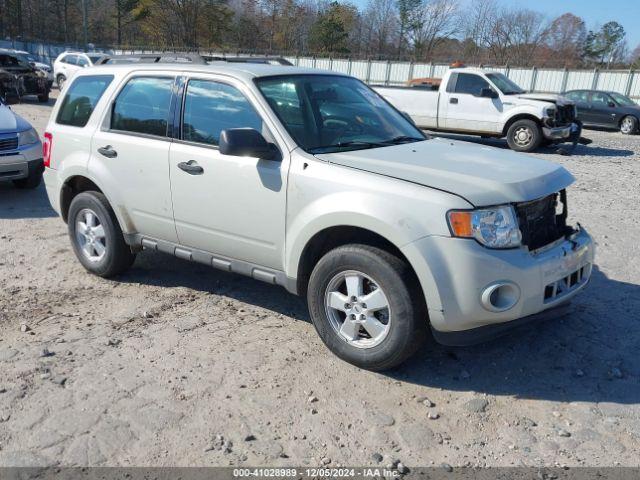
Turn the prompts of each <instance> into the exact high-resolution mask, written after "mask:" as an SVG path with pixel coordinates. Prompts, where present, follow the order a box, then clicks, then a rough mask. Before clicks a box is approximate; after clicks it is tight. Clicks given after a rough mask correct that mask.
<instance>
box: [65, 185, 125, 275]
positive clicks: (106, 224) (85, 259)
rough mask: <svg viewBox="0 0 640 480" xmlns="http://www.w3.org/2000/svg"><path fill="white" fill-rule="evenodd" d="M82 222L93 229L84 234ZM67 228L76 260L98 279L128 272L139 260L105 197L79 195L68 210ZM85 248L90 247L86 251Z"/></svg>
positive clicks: (89, 193) (95, 193)
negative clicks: (126, 241) (126, 240)
mask: <svg viewBox="0 0 640 480" xmlns="http://www.w3.org/2000/svg"><path fill="white" fill-rule="evenodd" d="M89 214H90V215H92V216H93V219H92V218H91V216H90V215H89ZM79 222H82V224H84V225H88V226H90V227H91V228H90V229H89V230H85V231H84V232H82V231H81V230H80V228H81V227H82V225H81V224H80V223H79ZM100 226H102V229H100V228H99V227H100ZM67 228H68V231H69V237H70V239H71V245H72V246H73V251H74V252H75V254H76V257H78V260H80V263H81V264H82V266H83V267H84V268H86V269H87V270H88V271H89V272H91V273H93V274H95V275H98V276H100V277H105V278H106V277H112V276H114V275H118V274H120V273H122V272H124V271H125V270H127V269H128V268H129V267H130V266H131V265H132V264H133V262H134V260H135V258H136V257H135V254H133V253H132V252H131V249H130V248H129V246H128V245H127V244H126V243H125V241H124V236H123V235H122V230H121V229H120V225H119V224H118V220H117V218H116V215H115V213H114V212H113V209H112V208H111V205H109V202H108V201H107V199H106V197H105V196H104V195H103V194H102V193H99V192H82V193H79V194H78V195H76V196H75V197H74V199H73V200H72V201H71V205H70V207H69V216H68V218H67ZM90 240H91V241H90ZM86 244H89V245H87V246H85V247H83V246H84V245H86ZM98 245H101V246H98Z"/></svg>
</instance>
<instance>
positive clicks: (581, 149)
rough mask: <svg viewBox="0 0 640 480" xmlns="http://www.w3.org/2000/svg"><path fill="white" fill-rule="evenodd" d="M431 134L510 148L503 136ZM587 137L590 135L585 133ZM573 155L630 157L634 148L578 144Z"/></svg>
mask: <svg viewBox="0 0 640 480" xmlns="http://www.w3.org/2000/svg"><path fill="white" fill-rule="evenodd" d="M429 134H430V135H433V136H437V137H442V138H448V139H450V140H461V141H463V142H471V143H477V144H479V145H485V146H487V147H496V148H504V149H508V148H509V145H507V141H506V140H504V139H501V138H481V137H472V136H466V135H456V134H443V133H439V132H438V133H433V132H429ZM585 136H586V137H587V138H588V137H589V135H585ZM560 146H563V147H565V148H568V149H570V147H571V145H570V144H568V143H566V144H561V145H558V146H557V147H541V148H538V149H537V150H536V151H535V152H534V153H541V154H544V155H559V154H558V153H557V151H556V150H557V148H558V147H560ZM571 155H579V156H593V157H630V156H633V155H634V151H633V150H627V149H620V148H608V147H599V146H597V145H594V144H591V145H577V146H576V148H575V149H574V150H573V152H572V153H571Z"/></svg>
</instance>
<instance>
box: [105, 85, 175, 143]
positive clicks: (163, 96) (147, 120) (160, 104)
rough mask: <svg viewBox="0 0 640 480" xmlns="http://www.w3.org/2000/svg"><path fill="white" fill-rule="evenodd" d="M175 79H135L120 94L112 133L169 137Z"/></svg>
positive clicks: (115, 107)
mask: <svg viewBox="0 0 640 480" xmlns="http://www.w3.org/2000/svg"><path fill="white" fill-rule="evenodd" d="M173 84H174V78H173V77H134V78H132V79H131V80H129V81H128V82H127V84H126V85H125V86H124V88H123V89H122V90H121V91H120V93H119V94H118V97H117V98H116V100H115V102H114V103H113V109H112V110H111V129H112V130H117V131H121V132H131V133H139V134H144V135H154V136H158V137H166V136H167V125H168V124H169V111H170V109H171V95H172V91H173Z"/></svg>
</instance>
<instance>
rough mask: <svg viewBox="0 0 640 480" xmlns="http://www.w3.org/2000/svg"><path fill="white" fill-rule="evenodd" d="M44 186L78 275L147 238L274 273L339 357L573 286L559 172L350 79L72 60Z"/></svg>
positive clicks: (402, 350) (235, 267)
mask: <svg viewBox="0 0 640 480" xmlns="http://www.w3.org/2000/svg"><path fill="white" fill-rule="evenodd" d="M63 93H64V94H63V96H62V98H60V99H59V100H58V102H57V103H56V106H55V107H54V109H53V113H52V115H51V119H50V121H49V124H48V126H47V133H46V138H47V142H48V143H47V149H46V152H47V155H46V157H45V160H44V161H45V166H46V167H47V168H46V171H45V183H46V186H47V192H48V195H49V198H50V200H51V203H52V205H53V207H54V208H55V209H56V210H57V211H58V212H59V213H60V215H61V217H62V218H63V219H64V220H65V221H66V222H67V224H68V229H69V235H70V238H71V243H72V245H73V248H74V250H75V253H76V255H77V257H78V259H79V261H80V262H81V263H82V264H83V265H84V267H85V268H86V269H87V270H89V271H90V272H92V273H94V274H97V275H100V276H105V277H106V276H114V275H118V274H120V273H122V272H124V271H125V270H126V269H127V268H128V267H129V266H130V265H131V264H132V263H133V262H134V259H135V256H136V253H137V252H139V251H140V250H141V249H147V250H157V251H159V252H164V253H168V254H171V255H175V256H177V257H180V258H183V259H185V260H187V261H192V262H199V263H204V264H206V265H210V266H212V267H215V268H218V269H222V270H225V271H227V272H234V273H240V274H243V275H248V276H251V277H253V278H255V279H257V280H261V281H265V282H269V283H272V284H277V285H282V286H284V287H285V288H286V289H287V290H289V291H290V292H292V293H296V294H300V295H305V296H306V298H307V300H308V304H309V312H310V316H311V320H312V321H313V324H314V326H315V327H316V329H317V331H318V333H319V335H320V337H321V338H322V340H323V341H324V342H325V344H326V345H327V346H328V347H329V348H330V349H331V350H332V351H333V352H334V353H336V354H337V355H338V356H340V357H341V358H343V359H345V360H347V361H349V362H351V363H354V364H356V365H359V366H361V367H364V368H369V369H376V370H380V369H386V368H390V367H393V366H395V365H398V364H399V363H401V362H402V361H403V360H405V359H406V358H408V357H409V356H410V355H411V354H412V353H413V352H415V351H416V350H417V349H418V348H420V346H421V345H424V343H423V340H424V338H425V336H426V333H427V332H428V328H429V327H430V328H431V331H432V332H433V335H434V336H435V338H436V339H437V340H438V341H440V342H442V343H446V344H451V345H463V344H468V343H471V342H477V341H481V340H484V339H486V338H488V337H490V336H494V335H496V334H499V333H501V332H503V331H505V330H506V329H508V328H511V327H513V326H515V325H519V324H521V323H523V322H526V321H533V320H538V319H540V317H541V316H547V315H549V314H555V313H558V312H559V311H560V310H561V309H562V307H564V306H565V305H566V304H567V302H568V301H569V300H570V299H571V298H572V297H573V296H575V295H576V294H577V293H578V292H579V291H580V290H582V289H583V288H584V286H585V285H586V284H587V281H588V279H589V276H590V274H591V268H592V264H593V244H592V241H591V239H590V237H589V235H588V234H587V233H586V232H585V231H584V230H582V229H581V228H579V227H572V226H570V225H569V224H568V223H567V199H566V197H567V194H566V190H565V189H566V187H567V186H569V184H571V183H572V181H573V177H572V176H571V175H570V174H569V173H568V172H567V171H566V170H565V169H564V168H562V167H560V166H558V165H555V164H552V163H549V162H545V161H542V160H538V159H535V158H530V157H527V156H524V155H521V154H517V153H513V152H509V151H503V150H497V149H489V148H486V147H479V146H475V145H472V144H468V143H464V142H456V141H451V140H445V139H434V138H429V137H426V136H425V135H424V134H423V133H422V132H421V131H420V130H419V129H418V128H416V127H415V126H414V125H413V123H412V122H411V121H410V120H408V119H407V118H406V117H405V116H404V115H403V114H402V113H400V112H398V111H397V110H396V109H395V108H393V107H392V106H391V105H390V104H389V103H387V102H386V101H385V100H384V99H383V98H382V97H380V96H379V95H378V94H377V93H375V92H374V91H373V90H371V89H370V88H369V87H367V86H366V85H364V84H363V83H362V82H360V81H359V80H356V79H354V78H352V77H349V76H346V75H340V74H335V73H331V72H322V71H318V70H309V69H298V68H294V67H284V66H272V65H251V64H238V65H229V64H224V65H210V66H207V65H202V66H195V65H189V66H185V65H160V64H157V65H149V66H140V65H134V66H132V65H123V66H104V67H103V66H99V67H96V68H92V69H87V70H84V71H82V72H79V73H78V74H77V75H76V76H75V77H74V79H73V81H72V82H71V83H70V85H68V87H67V88H66V89H65V91H64V92H63Z"/></svg>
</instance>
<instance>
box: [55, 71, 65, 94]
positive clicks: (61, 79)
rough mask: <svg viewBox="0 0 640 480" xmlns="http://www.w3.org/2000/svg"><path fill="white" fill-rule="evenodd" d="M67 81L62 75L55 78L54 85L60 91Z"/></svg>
mask: <svg viewBox="0 0 640 480" xmlns="http://www.w3.org/2000/svg"><path fill="white" fill-rule="evenodd" d="M66 81H67V77H65V76H64V75H62V74H61V75H58V76H57V77H56V83H57V84H58V90H60V91H62V89H63V88H64V84H65V82H66Z"/></svg>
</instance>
